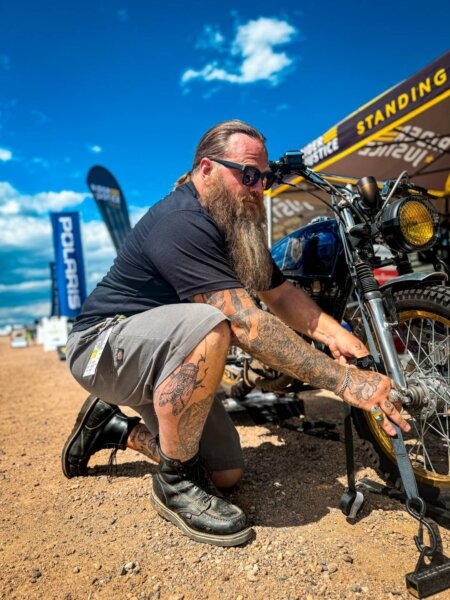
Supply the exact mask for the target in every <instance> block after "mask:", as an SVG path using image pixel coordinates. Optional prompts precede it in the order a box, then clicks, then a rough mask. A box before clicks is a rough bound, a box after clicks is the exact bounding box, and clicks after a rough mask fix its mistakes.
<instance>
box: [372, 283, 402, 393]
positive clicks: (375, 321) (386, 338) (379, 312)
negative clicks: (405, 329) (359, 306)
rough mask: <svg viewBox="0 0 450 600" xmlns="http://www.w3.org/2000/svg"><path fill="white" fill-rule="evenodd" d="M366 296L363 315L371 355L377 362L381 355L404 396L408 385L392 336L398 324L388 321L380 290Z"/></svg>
mask: <svg viewBox="0 0 450 600" xmlns="http://www.w3.org/2000/svg"><path fill="white" fill-rule="evenodd" d="M364 296H365V297H364V308H365V311H362V315H363V321H364V327H365V330H366V334H367V339H368V341H369V346H370V351H371V354H372V356H374V358H375V359H376V361H377V362H379V360H377V357H378V355H381V358H382V359H383V363H384V366H385V369H386V374H387V375H388V376H389V377H390V378H391V379H392V380H393V381H394V382H395V383H396V384H397V386H398V387H399V389H400V390H401V391H402V392H403V394H405V393H406V391H407V388H408V385H407V382H406V379H405V375H404V372H403V368H402V365H401V363H400V359H399V357H398V354H397V350H396V348H395V344H394V338H393V335H392V328H393V327H396V326H397V323H395V322H392V321H389V320H388V318H387V314H386V309H385V306H384V302H383V297H382V295H381V292H380V291H379V290H374V291H371V292H368V293H366V294H365V295H364ZM365 313H366V314H367V315H368V318H369V319H370V322H371V324H372V328H373V333H374V334H375V338H376V343H377V344H376V345H375V340H374V339H373V335H372V331H371V328H370V327H369V323H368V322H367V318H366V316H365ZM377 348H378V349H379V351H378V349H377Z"/></svg>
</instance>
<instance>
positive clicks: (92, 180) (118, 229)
mask: <svg viewBox="0 0 450 600" xmlns="http://www.w3.org/2000/svg"><path fill="white" fill-rule="evenodd" d="M87 184H88V186H89V189H90V190H91V193H92V195H93V196H94V198H95V202H96V204H97V206H98V209H99V211H100V214H101V215H102V217H103V220H104V222H105V225H106V227H107V229H108V231H109V235H110V236H111V239H112V241H113V244H114V247H115V248H116V250H117V252H118V251H119V249H120V247H121V246H122V244H123V242H124V241H125V238H126V237H127V235H128V233H129V232H130V231H131V225H130V218H129V216H128V208H127V204H126V201H125V196H124V195H123V193H122V190H121V189H120V187H119V184H118V183H117V181H116V179H115V178H114V176H113V175H112V174H111V173H110V172H109V171H108V170H107V169H105V168H104V167H99V166H95V167H92V169H90V171H89V173H88V176H87Z"/></svg>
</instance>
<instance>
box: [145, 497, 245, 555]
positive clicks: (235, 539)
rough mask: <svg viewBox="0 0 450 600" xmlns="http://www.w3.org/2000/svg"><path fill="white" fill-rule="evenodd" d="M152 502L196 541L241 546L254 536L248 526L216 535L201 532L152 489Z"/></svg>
mask: <svg viewBox="0 0 450 600" xmlns="http://www.w3.org/2000/svg"><path fill="white" fill-rule="evenodd" d="M150 502H151V504H152V506H153V508H154V509H155V510H156V512H157V513H158V514H159V515H160V516H161V517H163V518H164V519H166V520H167V521H170V522H171V523H173V524H174V525H175V526H176V527H178V528H179V529H181V531H182V532H183V533H184V534H185V535H187V536H188V537H189V538H191V540H194V541H196V542H200V543H202V544H212V545H213V546H241V545H242V544H245V543H246V542H248V541H249V540H250V539H251V537H252V536H253V529H252V528H251V527H247V528H246V529H243V530H242V531H238V532H236V533H229V534H224V535H217V534H216V535H214V534H212V533H201V532H200V531H197V530H195V529H191V528H190V527H189V525H187V524H186V523H185V522H184V521H183V519H182V518H181V517H180V516H179V515H177V513H175V512H173V511H172V510H170V509H169V508H167V506H165V505H164V504H163V503H162V502H161V500H160V499H159V498H158V496H156V494H155V493H154V491H153V490H152V491H151V494H150Z"/></svg>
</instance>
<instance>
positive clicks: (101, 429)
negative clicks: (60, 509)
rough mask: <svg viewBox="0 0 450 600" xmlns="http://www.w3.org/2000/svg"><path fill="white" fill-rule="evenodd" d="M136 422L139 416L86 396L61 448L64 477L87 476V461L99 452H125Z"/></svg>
mask: <svg viewBox="0 0 450 600" xmlns="http://www.w3.org/2000/svg"><path fill="white" fill-rule="evenodd" d="M139 421H140V419H139V417H127V416H126V415H124V414H123V413H122V412H121V411H120V410H119V408H118V407H117V406H112V405H111V404H107V403H106V402H103V401H102V400H100V398H96V397H95V396H89V397H88V398H87V399H86V400H85V402H84V404H83V406H82V407H81V410H80V412H79V413H78V417H77V420H76V422H75V425H74V428H73V429H72V431H71V433H70V435H69V437H68V438H67V441H66V443H65V445H64V448H63V452H62V456H61V463H62V470H63V473H64V475H65V476H66V477H68V478H69V479H70V478H71V477H77V476H80V475H87V464H88V461H89V459H90V457H91V456H92V455H93V454H94V453H95V452H98V451H99V450H103V449H104V448H112V449H119V450H125V448H126V446H127V439H128V435H129V433H130V431H131V430H132V429H133V428H134V427H135V426H136V425H137V423H139Z"/></svg>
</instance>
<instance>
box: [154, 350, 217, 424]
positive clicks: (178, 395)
mask: <svg viewBox="0 0 450 600" xmlns="http://www.w3.org/2000/svg"><path fill="white" fill-rule="evenodd" d="M201 362H206V353H205V356H203V355H200V358H199V360H198V362H197V364H194V363H191V362H190V363H185V364H183V365H181V367H180V369H179V370H178V371H177V372H175V373H174V374H173V375H172V377H171V378H170V381H169V382H168V384H167V385H166V386H165V389H164V392H162V394H161V396H160V398H159V406H165V405H166V404H169V402H170V404H172V414H173V415H175V416H176V415H179V414H180V413H181V412H182V411H183V409H184V408H185V407H186V406H187V404H188V403H189V401H190V400H191V397H192V393H193V391H194V390H195V389H197V388H199V387H203V386H202V381H203V380H204V379H205V377H206V374H207V372H208V368H206V369H205V374H204V376H203V377H202V379H200V380H197V375H198V372H199V371H200V363H201Z"/></svg>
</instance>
